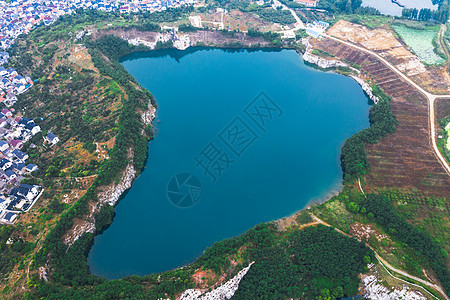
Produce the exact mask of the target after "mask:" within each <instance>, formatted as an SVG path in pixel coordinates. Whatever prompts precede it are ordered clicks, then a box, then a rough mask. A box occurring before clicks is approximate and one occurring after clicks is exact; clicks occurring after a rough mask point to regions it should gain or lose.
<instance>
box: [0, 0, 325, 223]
mask: <svg viewBox="0 0 450 300" xmlns="http://www.w3.org/2000/svg"><path fill="white" fill-rule="evenodd" d="M317 1H318V0H297V2H299V3H302V4H304V5H306V6H309V7H315V6H316V4H317ZM197 2H198V0H133V1H128V0H125V1H120V2H119V1H116V0H70V1H68V0H61V1H46V0H17V1H10V2H9V3H7V2H5V1H0V102H2V103H3V104H5V106H6V107H7V108H5V109H3V110H2V111H1V113H0V223H3V224H13V223H14V222H15V221H16V220H17V218H18V214H20V213H24V212H27V211H28V210H29V209H30V208H31V207H32V206H33V205H34V203H35V202H36V200H37V199H39V197H40V195H41V194H42V192H43V188H42V187H41V186H38V185H28V184H21V183H20V182H21V181H22V180H23V179H24V178H26V176H27V175H30V174H31V173H32V172H34V171H36V170H37V169H38V166H36V165H34V164H31V163H28V162H27V161H28V154H27V153H25V152H22V151H21V148H22V146H23V145H24V143H26V142H27V141H29V139H30V138H31V137H33V136H34V135H35V134H37V133H38V132H40V131H41V128H40V127H39V125H37V124H36V123H35V122H34V121H33V120H30V119H27V118H25V117H20V116H14V115H13V114H14V112H15V111H14V109H13V108H11V107H12V106H13V105H14V104H15V103H16V102H17V95H19V94H21V93H24V92H26V91H27V90H29V89H30V88H31V87H32V86H33V80H32V79H31V78H30V77H28V76H22V75H20V74H18V72H17V71H16V70H15V69H13V68H8V67H7V64H8V61H9V58H10V57H9V54H8V52H7V50H8V49H9V48H10V47H11V46H12V45H13V44H14V41H15V39H16V38H17V37H18V36H19V35H21V34H26V33H28V32H29V31H30V30H32V29H33V28H34V27H35V26H37V25H41V24H43V25H44V26H45V25H50V24H52V23H53V22H55V21H56V20H57V19H58V18H59V17H60V16H62V15H64V14H70V13H74V12H75V11H76V10H77V9H97V10H101V11H107V12H108V11H119V12H120V13H129V12H137V11H140V10H144V11H150V12H155V11H163V10H165V9H167V8H169V7H179V6H181V5H193V4H195V3H197ZM326 27H328V24H327V23H324V22H323V23H317V24H307V28H306V29H307V33H308V34H309V35H312V36H314V37H318V36H320V35H321V34H322V32H323V31H324V30H325V29H326ZM83 33H84V32H83ZM8 108H9V109H8ZM58 141H59V139H58V137H57V136H56V135H55V134H53V133H51V132H49V133H48V134H47V135H46V136H45V137H44V143H46V144H47V145H49V146H53V145H55V144H56V143H58ZM31 146H32V147H33V146H34V147H36V145H31Z"/></svg>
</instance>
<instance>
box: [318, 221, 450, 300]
mask: <svg viewBox="0 0 450 300" xmlns="http://www.w3.org/2000/svg"><path fill="white" fill-rule="evenodd" d="M311 217H312V218H313V219H314V220H315V221H316V222H317V223H320V224H322V225H325V226H328V227H333V226H331V225H330V224H328V223H327V222H325V221H323V220H322V219H319V218H318V217H316V216H315V215H314V214H312V213H311ZM334 230H336V231H337V232H339V233H341V234H343V235H345V236H348V237H351V236H350V235H349V234H347V233H345V232H343V231H342V230H340V229H338V228H336V227H334ZM366 245H367V247H369V248H370V249H372V250H373V252H374V253H375V256H376V258H377V259H378V261H379V262H380V263H381V265H383V267H384V268H387V269H389V270H391V271H392V272H395V273H398V274H400V275H403V276H405V277H408V278H410V279H412V280H415V281H417V282H420V283H422V284H424V285H426V286H429V287H431V288H432V289H434V290H435V291H437V292H439V293H440V294H441V295H442V296H444V298H445V299H446V300H450V298H449V297H448V296H447V294H446V293H445V292H444V291H443V290H442V288H441V287H440V286H438V285H437V284H434V283H431V282H429V281H426V280H423V279H421V278H419V277H416V276H413V275H409V274H408V273H406V272H404V271H402V270H399V269H397V268H395V267H393V266H392V265H391V264H389V263H388V262H387V261H386V260H384V259H383V258H382V257H381V256H380V255H378V253H377V252H375V250H374V249H373V248H372V247H371V246H370V245H368V244H366ZM388 273H389V274H390V275H391V276H392V277H394V278H396V279H399V280H402V281H405V280H403V279H400V278H398V277H395V276H394V275H392V274H391V273H390V272H388ZM407 283H408V284H412V285H415V286H418V287H420V288H422V289H423V287H421V286H420V285H416V284H414V283H410V282H407ZM424 290H425V289H424ZM425 291H426V292H427V293H429V292H428V291H427V290H425ZM433 297H434V296H433Z"/></svg>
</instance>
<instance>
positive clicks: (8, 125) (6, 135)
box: [0, 108, 59, 224]
mask: <svg viewBox="0 0 450 300" xmlns="http://www.w3.org/2000/svg"><path fill="white" fill-rule="evenodd" d="M13 113H14V109H13V108H12V109H6V108H4V109H3V110H2V111H1V112H0V223H6V224H13V223H14V222H15V220H16V219H17V216H18V214H19V213H21V212H27V211H28V210H29V209H30V208H31V207H32V206H33V205H34V203H35V202H36V201H37V200H38V199H39V197H40V195H41V194H42V192H43V188H42V187H41V186H39V185H28V184H21V181H22V180H23V179H24V178H26V176H27V175H29V174H31V173H32V172H34V171H36V170H37V169H38V166H37V165H34V164H31V163H28V158H29V156H28V154H27V153H25V152H23V151H21V149H22V147H23V145H24V143H26V142H28V141H29V140H30V139H31V138H32V137H33V136H34V135H36V134H37V133H39V132H40V131H41V128H40V126H39V125H37V124H36V123H35V122H34V121H33V120H31V119H28V118H24V117H19V116H14V114H13ZM58 141H59V139H58V137H57V136H55V135H54V134H53V133H51V132H50V133H48V134H47V136H46V137H45V139H44V143H46V144H47V145H49V146H53V145H55V144H56V143H58ZM30 147H37V146H36V145H33V144H31V145H30Z"/></svg>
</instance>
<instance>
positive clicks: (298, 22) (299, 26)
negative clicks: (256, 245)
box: [274, 0, 305, 34]
mask: <svg viewBox="0 0 450 300" xmlns="http://www.w3.org/2000/svg"><path fill="white" fill-rule="evenodd" d="M274 4H275V5H276V6H281V7H283V10H289V11H290V12H291V14H292V16H293V17H294V19H295V21H296V23H295V27H294V28H293V29H288V30H281V31H277V33H280V34H284V33H287V32H292V33H294V34H295V32H296V31H297V30H300V29H305V25H304V24H303V22H302V20H300V18H299V17H298V16H297V14H296V13H295V11H294V10H293V9H291V8H289V7H287V6H286V5H284V4H283V3H281V2H279V1H277V0H275V1H274Z"/></svg>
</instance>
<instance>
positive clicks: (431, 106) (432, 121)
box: [324, 34, 450, 176]
mask: <svg viewBox="0 0 450 300" xmlns="http://www.w3.org/2000/svg"><path fill="white" fill-rule="evenodd" d="M324 36H325V37H327V38H329V39H332V40H335V41H337V42H340V43H343V44H345V45H347V46H350V47H353V48H355V49H358V50H360V51H363V52H365V53H368V54H370V55H372V56H374V57H376V58H377V59H379V60H380V61H381V62H383V63H384V64H385V65H386V66H387V67H388V68H390V69H391V70H392V71H394V72H395V73H397V75H399V76H400V77H401V78H403V79H404V80H405V81H406V82H408V83H409V84H411V85H412V86H413V87H415V88H416V89H417V90H418V91H419V92H420V93H421V94H422V95H424V96H425V97H426V98H427V100H428V125H429V127H430V136H431V147H432V148H433V152H434V155H435V156H436V158H437V159H438V161H439V163H440V164H441V165H442V167H443V168H444V169H445V171H446V172H447V174H448V175H449V176H450V166H449V164H448V163H447V161H446V160H445V158H444V156H443V155H442V153H441V152H440V151H439V148H438V146H437V143H436V123H435V113H434V109H435V108H434V102H435V101H436V99H438V98H449V99H450V95H433V94H431V93H429V92H427V91H425V90H424V89H423V88H422V87H420V86H419V85H418V84H416V83H415V82H414V81H412V80H411V79H409V78H408V77H407V76H406V75H405V74H403V73H402V72H400V71H399V70H398V69H397V68H396V67H394V66H393V65H392V64H391V63H389V62H388V61H387V60H386V59H384V58H383V57H381V56H380V55H378V54H376V53H375V52H372V51H370V50H367V49H365V48H363V47H360V46H357V45H354V44H352V43H349V42H346V41H344V40H341V39H339V38H336V37H334V36H330V35H327V34H324Z"/></svg>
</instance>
